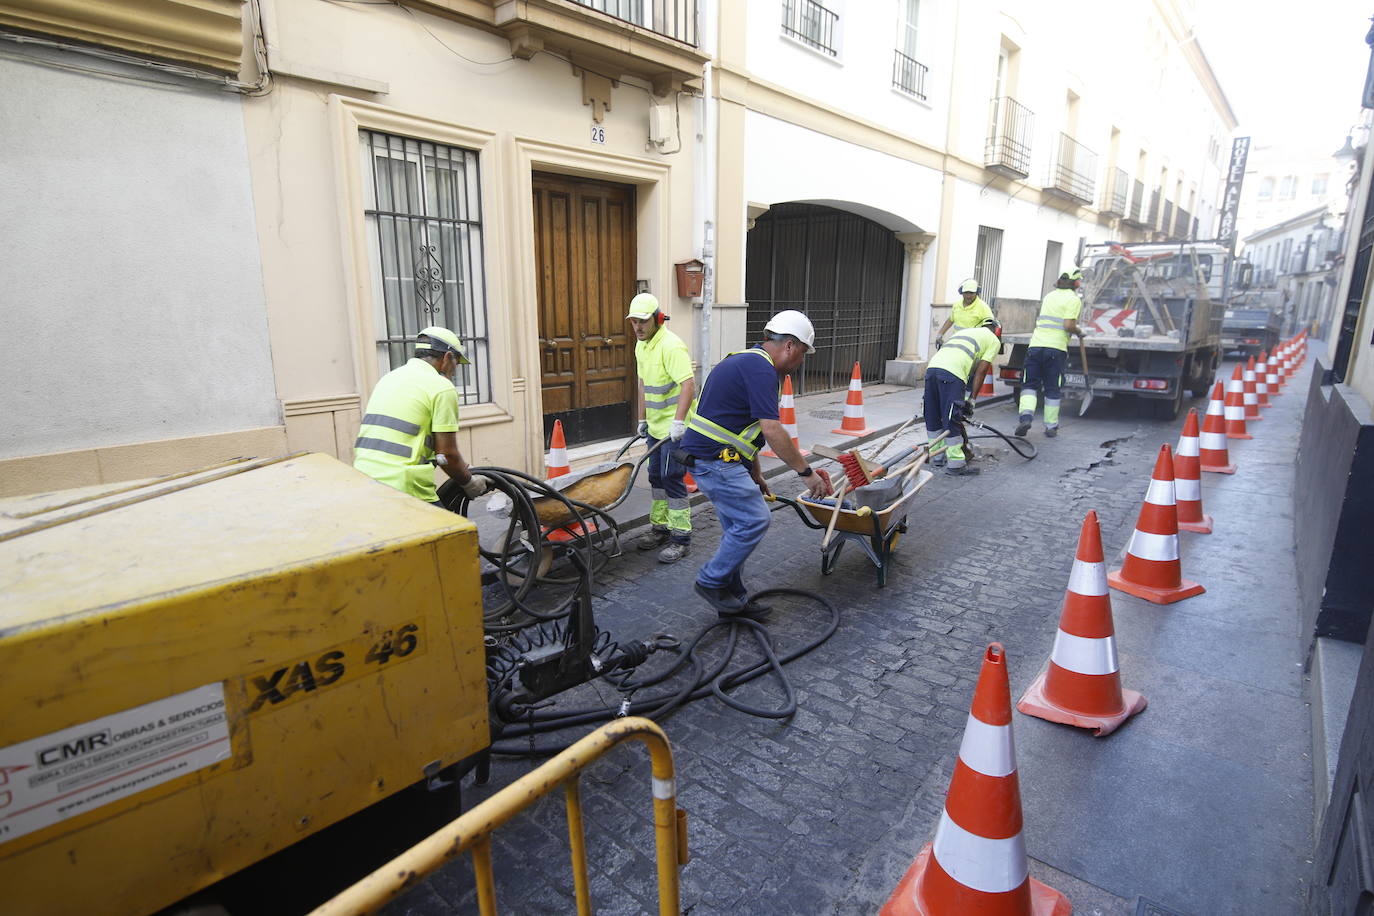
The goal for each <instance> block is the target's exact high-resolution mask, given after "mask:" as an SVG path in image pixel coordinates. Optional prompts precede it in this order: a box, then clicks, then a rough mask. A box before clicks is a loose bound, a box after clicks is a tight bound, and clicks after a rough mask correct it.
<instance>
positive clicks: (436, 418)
mask: <svg viewBox="0 0 1374 916" xmlns="http://www.w3.org/2000/svg"><path fill="white" fill-rule="evenodd" d="M457 431H458V392H457V390H456V389H454V387H453V383H452V382H450V381H449V380H448V379H446V378H444V377H443V376H442V375H440V374H439V373H438V372H435V371H434V367H433V366H431V365H430V364H429V363H427V362H425V361H424V360H422V359H418V358H412V359H411V360H410V361H409V362H407V363H406V364H405V365H404V366H400V367H398V368H396V369H393V370H391V371H390V372H388V373H387V374H386V375H384V376H382V378H381V380H380V381H378V382H377V387H376V388H375V389H373V391H372V397H370V398H368V401H367V410H366V413H365V415H364V416H363V422H362V426H361V428H359V430H358V439H357V441H356V442H354V443H353V455H354V457H353V466H354V467H355V468H357V469H358V470H360V471H362V472H363V473H364V474H366V475H368V476H369V477H372V478H374V479H376V480H379V481H381V482H382V483H384V484H387V485H389V486H392V487H395V488H396V489H398V490H400V491H401V492H402V493H409V494H410V495H411V496H414V497H416V498H417V499H423V500H425V501H426V502H434V501H435V500H436V499H438V498H439V497H438V494H437V492H436V488H435V486H434V466H433V465H431V464H430V463H429V461H430V459H431V458H433V457H434V454H435V453H434V433H436V432H440V433H448V432H457Z"/></svg>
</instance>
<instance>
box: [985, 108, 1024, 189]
mask: <svg viewBox="0 0 1374 916" xmlns="http://www.w3.org/2000/svg"><path fill="white" fill-rule="evenodd" d="M1034 122H1035V114H1034V113H1033V112H1032V111H1031V110H1030V109H1029V108H1027V107H1026V106H1025V105H1022V104H1021V103H1020V102H1018V101H1016V99H1013V98H1012V97H1011V96H1001V97H999V98H995V99H993V100H992V112H991V117H990V118H989V119H988V142H987V147H986V148H985V149H984V151H983V167H984V168H986V169H987V170H988V171H990V172H996V173H998V174H999V175H1006V176H1007V177H1008V178H1025V177H1026V176H1027V175H1029V174H1030V163H1031V130H1032V128H1033V127H1034Z"/></svg>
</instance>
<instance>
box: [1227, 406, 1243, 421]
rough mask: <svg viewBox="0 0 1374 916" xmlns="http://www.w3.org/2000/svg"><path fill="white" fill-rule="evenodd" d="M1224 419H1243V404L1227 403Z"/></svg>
mask: <svg viewBox="0 0 1374 916" xmlns="http://www.w3.org/2000/svg"><path fill="white" fill-rule="evenodd" d="M1226 419H1228V420H1244V419H1245V405H1244V404H1229V405H1227V407H1226Z"/></svg>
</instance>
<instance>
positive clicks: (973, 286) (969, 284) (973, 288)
mask: <svg viewBox="0 0 1374 916" xmlns="http://www.w3.org/2000/svg"><path fill="white" fill-rule="evenodd" d="M959 292H961V293H976V292H978V281H977V280H974V279H973V278H972V277H970V278H969V279H967V280H965V281H964V282H963V283H960V284H959Z"/></svg>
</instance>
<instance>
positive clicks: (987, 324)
mask: <svg viewBox="0 0 1374 916" xmlns="http://www.w3.org/2000/svg"><path fill="white" fill-rule="evenodd" d="M1001 352H1002V326H1001V325H1000V324H998V323H997V319H995V318H989V319H987V320H986V321H984V322H983V323H982V324H981V325H979V326H978V327H976V328H965V329H964V330H962V331H960V332H959V333H958V334H955V335H954V336H953V337H951V338H950V339H949V340H947V341H945V345H944V346H943V347H941V348H940V352H939V353H936V354H935V355H934V356H932V357H931V358H930V365H929V366H928V367H927V368H926V384H925V407H924V409H925V419H926V432H927V433H928V434H929V436H930V438H932V439H934V438H935V437H936V436H938V435H939V434H940V433H941V432H944V433H945V434H946V439H945V451H944V452H943V453H942V454H939V455H936V456H935V457H934V458H932V459H931V464H933V465H935V466H936V467H939V466H941V465H945V473H946V474H953V475H954V476H956V477H965V476H971V475H974V474H977V473H978V468H975V467H970V466H969V464H968V460H967V458H966V457H965V455H964V443H963V434H964V427H963V421H964V420H967V419H969V418H970V417H972V416H973V392H975V391H977V390H978V389H979V388H980V387H982V385H983V378H984V377H985V376H986V375H987V374H988V373H989V372H991V371H992V361H993V360H995V359H996V358H997V356H998V354H999V353H1001Z"/></svg>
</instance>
